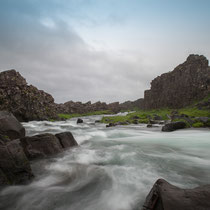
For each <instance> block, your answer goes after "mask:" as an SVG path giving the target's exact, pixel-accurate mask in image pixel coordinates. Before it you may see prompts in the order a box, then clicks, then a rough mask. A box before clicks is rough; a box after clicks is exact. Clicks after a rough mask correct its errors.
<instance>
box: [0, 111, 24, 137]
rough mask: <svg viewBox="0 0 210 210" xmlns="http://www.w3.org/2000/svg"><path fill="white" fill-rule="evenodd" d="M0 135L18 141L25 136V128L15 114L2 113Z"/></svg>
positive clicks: (0, 116)
mask: <svg viewBox="0 0 210 210" xmlns="http://www.w3.org/2000/svg"><path fill="white" fill-rule="evenodd" d="M0 134H2V135H4V136H6V137H8V138H9V139H11V140H13V139H18V138H22V137H24V136H25V128H24V127H23V126H22V125H21V123H20V122H19V121H18V120H17V119H16V118H15V117H14V115H13V114H11V113H9V112H6V111H0Z"/></svg>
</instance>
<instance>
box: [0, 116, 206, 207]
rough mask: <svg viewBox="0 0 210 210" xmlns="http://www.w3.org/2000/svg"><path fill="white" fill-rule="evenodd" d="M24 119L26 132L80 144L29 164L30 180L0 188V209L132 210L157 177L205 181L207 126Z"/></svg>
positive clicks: (188, 183) (189, 184)
mask: <svg viewBox="0 0 210 210" xmlns="http://www.w3.org/2000/svg"><path fill="white" fill-rule="evenodd" d="M83 119H84V123H83V124H78V125H77V124H76V119H71V120H68V121H62V122H46V121H44V122H35V121H34V122H29V123H24V124H23V125H24V126H25V128H26V131H27V135H35V134H40V133H46V132H49V133H54V134H55V133H59V132H63V131H71V132H72V133H73V135H74V137H75V139H76V140H77V141H78V143H79V144H80V146H79V147H77V148H73V149H70V150H67V151H65V152H64V153H62V154H59V155H57V156H54V157H50V158H47V159H44V160H40V161H35V162H33V163H32V168H33V171H34V174H35V175H36V178H35V180H34V181H33V182H32V183H31V184H29V185H27V186H12V187H7V188H5V189H4V190H2V191H1V192H0V209H4V210H13V209H16V210H108V209H109V210H137V209H141V206H142V204H143V201H144V199H145V197H146V195H147V194H148V192H149V190H150V189H151V187H152V185H153V184H154V182H155V181H156V180H157V179H158V178H164V179H166V180H167V181H168V182H170V183H172V184H175V185H177V186H179V187H183V188H193V187H196V186H198V185H202V184H210V130H209V129H185V130H179V131H175V132H172V133H164V132H161V131H160V130H161V127H157V128H146V125H129V126H118V127H112V128H106V127H105V125H104V124H99V123H96V124H95V123H94V122H95V120H98V119H100V116H91V117H84V118H83Z"/></svg>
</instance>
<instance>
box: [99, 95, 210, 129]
mask: <svg viewBox="0 0 210 210" xmlns="http://www.w3.org/2000/svg"><path fill="white" fill-rule="evenodd" d="M209 98H210V96H208V97H206V98H205V99H203V100H202V101H206V100H208V99H209ZM195 104H196V103H194V104H193V105H191V106H189V107H186V108H182V109H178V110H174V109H156V110H148V111H145V110H138V111H135V112H133V113H129V114H127V115H126V116H112V117H103V118H102V120H101V122H102V123H117V122H128V123H133V122H134V120H135V119H134V116H137V117H139V119H137V121H138V123H148V122H149V119H148V116H150V117H151V118H153V117H154V115H158V116H161V117H162V119H163V120H167V119H168V116H167V115H170V114H171V112H172V111H177V112H178V114H179V115H181V114H185V115H188V116H189V117H210V110H204V109H203V110H199V109H197V108H196V106H195ZM175 121H177V119H176V120H175ZM182 121H183V119H182ZM187 124H188V123H187ZM192 126H193V127H203V126H204V124H203V123H202V122H195V123H194V124H193V125H192Z"/></svg>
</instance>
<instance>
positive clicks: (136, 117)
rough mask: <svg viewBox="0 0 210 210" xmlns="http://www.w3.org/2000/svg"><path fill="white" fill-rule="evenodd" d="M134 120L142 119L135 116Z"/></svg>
mask: <svg viewBox="0 0 210 210" xmlns="http://www.w3.org/2000/svg"><path fill="white" fill-rule="evenodd" d="M132 118H133V119H134V120H138V119H140V117H139V116H137V115H135V116H133V117H132Z"/></svg>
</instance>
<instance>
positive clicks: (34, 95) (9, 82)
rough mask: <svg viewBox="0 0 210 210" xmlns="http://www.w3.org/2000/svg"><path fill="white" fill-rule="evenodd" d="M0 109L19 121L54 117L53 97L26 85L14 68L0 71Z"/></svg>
mask: <svg viewBox="0 0 210 210" xmlns="http://www.w3.org/2000/svg"><path fill="white" fill-rule="evenodd" d="M0 110H6V111H9V112H12V113H13V114H14V115H15V117H17V119H18V120H19V121H29V120H45V119H49V118H50V119H52V118H56V112H55V104H54V99H53V97H52V96H51V95H50V94H48V93H45V92H44V91H42V90H38V89H37V88H36V87H34V86H32V85H27V83H26V80H25V79H24V78H23V77H22V76H21V75H20V74H19V73H18V72H16V71H15V70H8V71H4V72H1V73H0Z"/></svg>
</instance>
